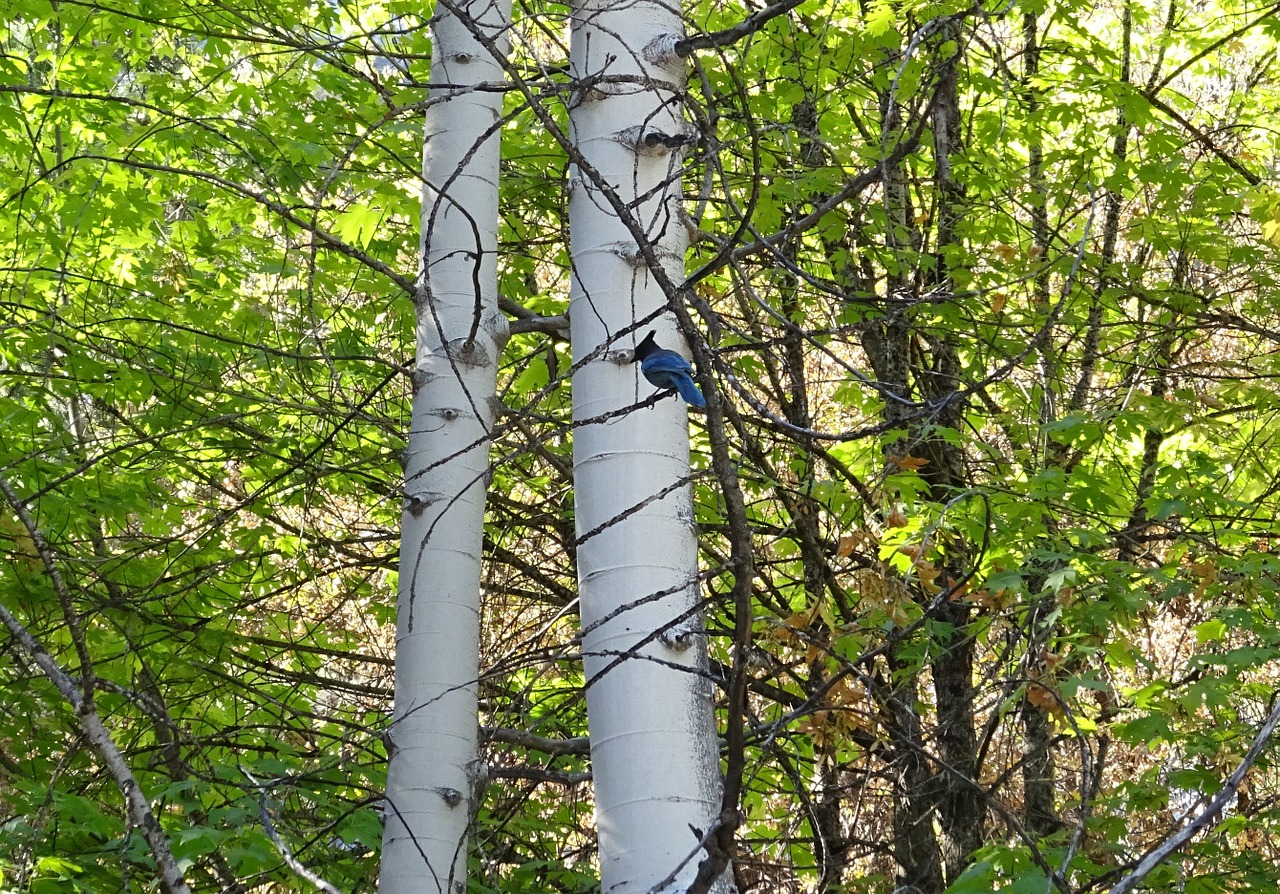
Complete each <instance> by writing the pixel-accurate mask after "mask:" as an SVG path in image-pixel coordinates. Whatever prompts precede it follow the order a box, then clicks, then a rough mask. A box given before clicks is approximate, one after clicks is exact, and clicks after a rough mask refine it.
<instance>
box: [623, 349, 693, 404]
mask: <svg viewBox="0 0 1280 894" xmlns="http://www.w3.org/2000/svg"><path fill="white" fill-rule="evenodd" d="M657 334H658V333H657V331H653V332H650V333H649V334H648V335H646V336H645V337H644V341H642V342H640V344H638V345H636V359H637V360H639V361H640V372H642V373H644V377H645V378H646V379H648V380H649V382H650V383H651V384H653V385H657V386H658V387H659V388H668V389H671V390H673V391H678V392H680V396H681V397H683V398H684V402H685V403H687V404H688V405H689V406H691V407H705V406H706V405H707V399H706V398H705V397H703V396H702V392H701V391H699V390H698V386H697V385H695V384H693V367H692V366H690V365H689V361H688V360H685V359H684V358H683V357H681V356H680V355H679V354H677V353H676V352H675V351H668V350H667V349H666V348H660V347H658V343H657V342H656V341H654V340H653V337H654V336H655V335H657Z"/></svg>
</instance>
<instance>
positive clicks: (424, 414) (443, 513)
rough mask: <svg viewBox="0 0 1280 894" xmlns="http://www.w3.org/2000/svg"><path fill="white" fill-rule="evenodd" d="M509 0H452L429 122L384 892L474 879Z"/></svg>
mask: <svg viewBox="0 0 1280 894" xmlns="http://www.w3.org/2000/svg"><path fill="white" fill-rule="evenodd" d="M509 17H510V5H509V4H504V3H490V2H488V0H477V2H473V3H467V4H464V5H460V6H458V7H454V6H451V5H450V4H448V3H441V4H440V6H439V10H438V12H437V14H436V18H435V19H434V24H433V29H432V30H433V38H434V39H433V41H432V64H431V81H432V83H433V84H435V85H436V86H435V88H434V89H433V90H432V93H431V99H432V104H431V105H430V107H429V109H428V112H427V121H426V135H425V146H426V149H425V161H424V164H423V175H424V181H425V183H424V188H423V203H422V204H423V210H422V265H423V266H422V270H421V281H420V291H419V293H418V295H417V298H416V301H415V304H416V308H417V341H418V347H417V354H416V358H415V363H414V371H413V412H412V418H411V427H410V433H409V443H408V447H407V449H406V453H405V503H404V516H403V527H402V532H401V552H400V581H399V602H398V611H397V621H396V694H395V714H394V720H393V725H392V728H391V731H390V734H389V735H388V737H387V740H388V751H389V752H391V755H390V767H389V769H388V779H387V798H386V808H385V817H386V830H385V833H384V839H383V855H382V868H381V876H380V883H379V890H381V891H383V892H384V894H398V892H408V891H414V892H419V891H424V890H425V891H438V892H454V891H464V890H465V889H466V855H467V830H468V826H469V824H470V819H471V817H472V816H473V815H474V811H475V809H476V799H477V798H478V796H479V794H480V792H481V791H482V790H483V779H484V775H485V774H484V770H483V768H482V766H481V764H480V762H479V760H478V758H477V731H478V727H477V715H476V710H477V702H476V699H477V695H476V685H477V663H478V655H479V586H480V551H481V542H482V539H483V532H484V506H485V489H486V486H487V483H488V453H489V451H488V448H489V438H490V434H491V427H492V424H493V418H494V403H495V401H496V397H495V394H494V387H495V379H496V375H497V360H498V356H499V355H500V354H501V352H502V348H503V345H504V344H505V343H506V340H507V333H508V327H507V324H506V318H505V317H504V316H503V315H502V314H501V313H500V312H499V311H498V309H497V273H496V250H497V213H498V208H497V204H498V183H497V175H498V158H499V126H498V125H499V119H500V113H501V105H502V93H501V91H498V90H484V89H477V88H482V87H483V86H484V85H486V84H489V83H496V82H498V81H500V80H501V72H502V69H501V64H500V60H499V59H497V58H495V57H494V55H493V54H491V52H490V51H489V50H488V49H486V46H485V44H489V46H491V47H492V46H495V45H496V46H499V47H500V46H503V45H505V42H506V40H507V38H506V28H507V26H508V21H509Z"/></svg>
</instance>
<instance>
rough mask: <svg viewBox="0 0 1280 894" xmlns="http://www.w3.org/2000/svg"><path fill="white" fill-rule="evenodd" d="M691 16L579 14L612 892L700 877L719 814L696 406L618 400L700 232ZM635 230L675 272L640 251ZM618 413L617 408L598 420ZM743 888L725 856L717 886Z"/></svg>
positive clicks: (573, 312)
mask: <svg viewBox="0 0 1280 894" xmlns="http://www.w3.org/2000/svg"><path fill="white" fill-rule="evenodd" d="M680 32H681V23H680V20H679V18H678V16H677V15H676V12H675V10H674V9H673V8H672V7H670V6H667V5H664V4H660V3H654V2H638V3H617V2H607V0H604V2H587V3H584V4H581V5H579V6H578V7H577V8H576V9H575V13H574V18H573V32H572V46H571V67H572V77H573V79H574V83H575V84H578V85H579V87H578V89H577V91H576V93H575V94H574V99H573V105H572V108H571V111H570V122H571V125H572V129H573V140H574V145H575V147H576V148H577V150H578V151H579V152H580V153H581V160H582V162H583V163H582V164H577V165H574V166H573V167H572V169H571V171H570V184H569V188H570V198H569V220H570V233H571V240H570V241H571V246H572V251H571V255H572V265H573V284H572V289H571V293H570V319H571V321H572V327H573V328H572V336H573V359H574V363H575V364H582V366H581V367H580V368H579V369H578V370H577V373H576V375H575V376H574V384H573V404H574V420H575V422H576V423H578V424H579V425H580V426H581V427H580V428H578V429H577V430H576V432H575V434H574V443H573V448H574V482H575V507H576V509H575V511H576V520H577V531H578V537H579V540H580V543H579V546H578V550H577V557H578V579H579V585H580V591H581V599H582V608H581V614H582V628H583V652H584V661H585V667H586V686H587V712H588V721H589V726H590V733H591V763H592V771H593V776H594V780H595V795H596V798H595V800H596V817H597V827H598V832H599V846H600V876H601V887H602V890H603V891H604V892H605V894H622V892H641V891H649V890H651V889H653V888H654V887H655V886H658V885H660V884H661V883H662V882H663V880H664V879H667V878H669V877H672V876H673V875H674V879H673V881H672V883H671V885H670V887H669V888H662V890H668V889H669V890H673V891H674V890H679V891H684V890H685V889H687V887H688V885H689V883H690V882H691V881H692V880H693V878H694V876H695V875H696V874H697V869H698V863H699V860H700V859H701V857H702V856H703V855H702V853H701V852H700V850H699V846H698V845H699V838H698V835H697V834H696V833H695V832H693V831H692V830H691V827H695V828H697V829H700V830H702V831H703V832H706V831H709V830H710V829H711V828H712V826H713V824H714V822H715V818H716V817H717V816H718V815H719V812H720V797H721V794H720V793H721V780H720V772H719V767H720V764H719V753H718V749H717V742H716V730H715V721H714V717H713V713H712V708H713V695H714V693H713V690H712V685H711V681H710V679H709V677H708V673H707V656H706V642H705V638H704V634H703V628H702V623H701V617H700V613H699V612H698V601H699V593H698V555H697V541H696V537H695V531H694V521H693V506H692V494H691V487H690V484H689V432H688V420H687V416H686V412H685V405H684V404H683V403H682V402H680V401H679V400H678V399H676V398H674V397H664V398H663V399H661V400H659V401H658V402H657V403H656V404H653V405H649V406H644V407H640V408H638V409H633V410H631V411H629V412H622V413H619V411H621V410H623V409H624V408H626V407H629V406H632V405H634V404H636V403H637V402H639V401H644V400H646V399H647V398H649V397H650V396H651V395H653V394H654V393H655V391H656V389H655V388H654V387H653V386H652V385H650V384H649V383H648V382H646V381H645V380H644V378H643V377H642V376H641V374H640V367H639V365H638V364H636V363H633V362H632V358H631V352H632V350H633V348H634V347H635V345H636V343H637V342H638V341H639V340H640V339H641V338H643V337H644V335H645V333H646V332H647V331H648V330H649V329H650V328H654V329H657V330H658V343H659V344H660V345H661V346H663V347H666V348H671V349H674V350H679V349H680V348H681V347H682V339H681V337H680V336H679V335H678V334H677V332H676V330H675V328H674V326H673V324H672V321H671V317H670V316H669V315H665V314H661V315H660V312H661V311H662V309H663V307H664V306H665V305H666V303H667V300H668V295H667V293H666V291H665V290H664V288H663V280H664V279H665V280H666V284H667V286H668V287H669V286H670V284H671V283H672V282H675V283H678V282H679V281H680V280H681V279H682V278H683V269H684V254H685V250H686V247H687V237H686V233H685V228H684V224H683V222H682V221H681V218H680V211H681V209H680V166H681V151H680V148H679V145H678V144H679V137H680V136H681V135H682V134H683V132H684V123H683V119H682V117H681V114H680V105H679V103H678V95H679V91H680V89H681V88H682V86H683V83H684V62H683V61H682V60H680V59H678V58H676V57H675V56H674V54H673V53H671V52H670V51H668V52H667V53H665V54H664V53H662V52H661V51H659V50H655V49H653V47H655V46H662V39H663V38H668V41H667V45H668V46H669V44H670V40H669V38H670V37H672V36H678V35H679V34H680ZM655 40H657V41H658V43H657V44H654V41H655ZM586 83H589V84H590V86H589V87H585V86H581V85H583V84H586ZM646 137H649V139H648V140H646ZM602 187H603V188H602ZM610 192H612V196H610V194H609V193H610ZM640 197H643V199H641V198H640ZM622 206H625V207H622ZM623 215H625V217H626V219H624V217H623ZM627 219H629V220H630V221H631V222H632V223H634V224H635V228H634V229H633V228H629V227H628V226H627ZM637 230H643V236H642V237H640V240H639V241H641V242H642V243H643V245H647V246H650V247H651V248H652V253H650V255H649V258H650V259H651V260H656V261H657V262H658V263H659V264H660V265H661V269H662V271H664V272H665V275H664V276H660V275H658V274H655V272H654V270H653V269H652V268H651V266H650V264H649V262H648V261H647V260H646V259H645V257H644V256H643V252H642V250H641V246H640V245H638V236H637ZM650 321H652V322H650ZM637 323H638V325H635V324H637ZM633 327H634V328H633ZM606 414H618V415H611V416H609V418H607V419H605V420H603V421H595V422H590V423H585V424H584V420H588V419H596V418H598V417H601V416H604V415H606ZM731 888H732V882H731V881H730V877H729V874H728V873H725V874H724V875H723V876H722V878H721V879H720V880H719V881H718V882H717V883H716V885H715V887H714V890H718V891H727V890H731Z"/></svg>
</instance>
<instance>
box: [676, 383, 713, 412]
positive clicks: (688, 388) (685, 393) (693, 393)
mask: <svg viewBox="0 0 1280 894" xmlns="http://www.w3.org/2000/svg"><path fill="white" fill-rule="evenodd" d="M676 387H677V389H678V390H679V391H680V396H681V397H683V398H684V402H685V403H687V404H688V405H689V406H691V407H705V406H706V405H707V399H706V398H705V397H703V396H702V392H701V391H699V390H698V386H697V385H695V384H694V383H693V380H692V379H690V378H689V377H688V376H680V378H678V379H677V380H676Z"/></svg>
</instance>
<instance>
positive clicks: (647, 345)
mask: <svg viewBox="0 0 1280 894" xmlns="http://www.w3.org/2000/svg"><path fill="white" fill-rule="evenodd" d="M657 334H658V331H657V330H656V329H652V330H650V331H649V334H648V335H646V336H645V337H644V340H643V341H641V342H640V344H638V345H636V360H637V361H643V360H644V358H646V357H648V356H649V355H650V354H652V353H653V352H655V351H661V350H662V348H660V347H658V343H657V342H656V341H654V340H653V337H654V336H655V335H657Z"/></svg>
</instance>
